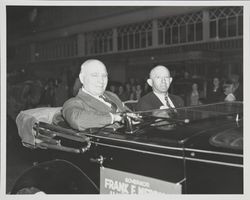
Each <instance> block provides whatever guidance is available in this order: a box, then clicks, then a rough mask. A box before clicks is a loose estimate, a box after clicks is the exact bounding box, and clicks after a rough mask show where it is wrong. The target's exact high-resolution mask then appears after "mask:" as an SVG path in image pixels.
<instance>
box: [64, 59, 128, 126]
mask: <svg viewBox="0 0 250 200" xmlns="http://www.w3.org/2000/svg"><path fill="white" fill-rule="evenodd" d="M79 79H80V81H81V83H82V88H80V89H79V92H78V94H77V95H76V96H75V97H73V98H71V99H69V100H68V101H66V102H65V103H64V105H63V108H62V114H63V117H64V118H65V120H66V121H67V122H68V124H69V125H70V126H71V127H72V128H74V129H77V130H85V129H87V128H94V127H95V128H97V127H103V126H107V125H115V122H120V121H121V120H122V116H121V112H124V111H129V109H128V108H126V107H125V106H124V105H123V103H122V102H121V100H120V99H119V98H118V96H117V95H116V94H114V93H112V92H109V91H105V90H106V87H107V83H108V73H107V70H106V66H105V65H104V63H102V62H101V61H99V60H96V59H90V60H87V61H85V62H84V63H83V64H82V66H81V72H80V74H79Z"/></svg>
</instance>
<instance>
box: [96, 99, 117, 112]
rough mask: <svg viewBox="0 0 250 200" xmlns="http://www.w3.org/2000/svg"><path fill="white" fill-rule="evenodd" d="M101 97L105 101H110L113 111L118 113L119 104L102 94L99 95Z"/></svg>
mask: <svg viewBox="0 0 250 200" xmlns="http://www.w3.org/2000/svg"><path fill="white" fill-rule="evenodd" d="M99 97H100V98H101V99H103V100H104V101H105V102H107V103H109V104H110V105H111V112H112V113H116V111H117V105H116V104H115V103H114V102H113V101H110V100H109V99H107V98H106V97H105V96H103V95H101V96H99Z"/></svg>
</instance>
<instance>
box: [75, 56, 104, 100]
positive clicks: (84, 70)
mask: <svg viewBox="0 0 250 200" xmlns="http://www.w3.org/2000/svg"><path fill="white" fill-rule="evenodd" d="M79 79H80V81H81V82H82V84H83V87H84V89H85V90H87V91H88V92H89V93H91V94H92V95H95V96H100V95H102V94H103V93H104V91H105V89H106V86H107V83H108V73H107V69H106V66H105V65H104V63H103V62H101V61H100V60H96V59H89V60H87V61H85V62H84V63H83V64H82V65H81V71H80V74H79Z"/></svg>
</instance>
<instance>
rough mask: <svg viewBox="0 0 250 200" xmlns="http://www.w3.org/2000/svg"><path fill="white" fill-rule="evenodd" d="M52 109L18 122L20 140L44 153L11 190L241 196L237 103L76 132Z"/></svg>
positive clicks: (140, 115) (139, 116)
mask: <svg viewBox="0 0 250 200" xmlns="http://www.w3.org/2000/svg"><path fill="white" fill-rule="evenodd" d="M55 113H56V114H54V116H53V122H52V121H47V122H46V121H45V120H44V118H43V119H42V120H41V119H39V118H37V117H34V115H30V117H28V118H29V120H27V118H26V121H24V122H23V123H29V124H30V127H31V129H30V130H28V129H27V126H26V128H24V127H22V129H21V128H20V127H19V135H20V136H21V138H22V142H23V145H25V146H26V147H28V148H31V149H33V151H38V150H39V151H47V152H49V153H48V155H49V156H48V157H47V158H46V159H45V160H44V161H43V162H40V163H39V164H37V165H35V166H33V167H32V168H31V169H28V170H26V171H25V172H24V173H23V174H22V175H21V176H20V178H19V179H18V180H17V181H16V183H15V185H14V187H13V189H12V192H11V193H12V194H17V193H22V192H23V193H25V192H27V191H28V192H30V193H36V192H37V191H42V192H44V193H46V194H65V193H66V194H79V193H80V194H97V193H101V194H148V193H153V194H158V193H160V194H161V193H163V194H243V103H242V102H221V103H215V104H207V105H200V106H193V107H183V108H175V109H163V110H151V111H147V112H135V116H136V117H135V118H133V119H131V118H130V117H128V115H127V114H126V113H123V116H124V120H123V123H122V124H120V126H119V127H118V128H116V129H111V128H109V127H108V126H107V127H103V128H93V129H87V130H85V131H81V132H79V131H77V130H73V129H71V128H70V127H69V126H68V124H67V123H66V122H65V121H64V120H63V118H62V116H61V115H60V112H55ZM25 114H26V115H27V113H26V112H25V111H24V112H23V113H22V112H21V113H20V114H19V116H18V117H17V120H18V119H19V120H20V116H23V115H25ZM21 118H22V117H21ZM22 119H23V118H22ZM31 122H32V123H31ZM23 125H24V124H23Z"/></svg>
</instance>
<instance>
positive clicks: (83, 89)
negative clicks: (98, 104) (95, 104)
mask: <svg viewBox="0 0 250 200" xmlns="http://www.w3.org/2000/svg"><path fill="white" fill-rule="evenodd" d="M82 91H83V92H85V93H87V94H89V95H90V96H92V97H94V98H97V99H99V96H96V95H93V94H91V93H90V92H89V91H87V90H86V89H85V88H84V87H82Z"/></svg>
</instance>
